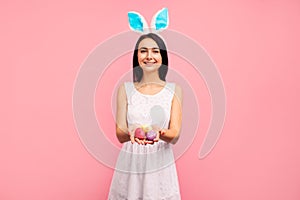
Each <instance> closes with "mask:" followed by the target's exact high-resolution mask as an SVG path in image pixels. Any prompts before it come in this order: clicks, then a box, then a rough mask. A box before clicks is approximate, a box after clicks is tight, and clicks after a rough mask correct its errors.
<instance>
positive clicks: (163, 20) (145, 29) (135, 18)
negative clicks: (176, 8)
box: [128, 8, 169, 34]
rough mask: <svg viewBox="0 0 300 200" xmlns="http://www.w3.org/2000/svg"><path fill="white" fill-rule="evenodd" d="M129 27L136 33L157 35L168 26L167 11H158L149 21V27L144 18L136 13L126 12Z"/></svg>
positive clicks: (165, 9) (164, 9)
mask: <svg viewBox="0 0 300 200" xmlns="http://www.w3.org/2000/svg"><path fill="white" fill-rule="evenodd" d="M128 21H129V27H130V29H131V30H133V31H135V32H138V33H142V34H145V33H149V32H153V33H158V32H160V31H162V30H164V29H166V28H167V27H168V25H169V16H168V9H167V8H163V9H161V10H159V11H158V12H157V13H156V14H155V15H154V16H153V18H152V20H151V26H150V27H149V26H148V24H147V22H146V20H145V18H144V17H143V16H142V15H141V14H140V13H138V12H134V11H131V12H128Z"/></svg>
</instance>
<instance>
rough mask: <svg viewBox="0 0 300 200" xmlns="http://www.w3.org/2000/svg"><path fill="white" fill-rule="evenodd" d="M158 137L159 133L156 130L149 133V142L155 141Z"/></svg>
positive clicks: (147, 135)
mask: <svg viewBox="0 0 300 200" xmlns="http://www.w3.org/2000/svg"><path fill="white" fill-rule="evenodd" d="M156 135H157V133H156V132H155V131H154V130H150V131H148V132H147V134H146V137H147V140H150V141H152V140H154V139H155V138H156Z"/></svg>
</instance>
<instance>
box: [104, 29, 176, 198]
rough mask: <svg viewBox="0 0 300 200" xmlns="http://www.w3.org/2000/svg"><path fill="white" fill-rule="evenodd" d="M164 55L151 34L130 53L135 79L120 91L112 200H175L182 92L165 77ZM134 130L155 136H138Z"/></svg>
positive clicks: (161, 41) (165, 58) (162, 47)
mask: <svg viewBox="0 0 300 200" xmlns="http://www.w3.org/2000/svg"><path fill="white" fill-rule="evenodd" d="M167 72H168V55H167V49H166V45H165V43H164V42H163V40H162V39H161V38H160V37H159V36H158V35H156V34H154V33H149V34H145V35H142V36H141V37H140V38H139V39H138V41H137V43H136V46H135V50H134V55H133V82H125V83H124V84H122V85H121V86H120V87H119V89H118V97H117V115H116V116H117V117H116V136H117V138H118V140H119V141H120V142H121V143H123V146H122V150H121V152H120V155H119V158H118V161H117V164H116V168H115V172H114V175H113V178H112V182H111V187H110V192H109V197H108V198H109V199H110V200H122V199H128V200H136V199H143V200H146V199H147V200H160V199H164V200H175V199H176V200H178V199H181V197H180V189H179V183H178V176H177V171H176V165H175V161H174V156H173V151H172V145H173V144H175V143H176V142H177V140H178V139H179V135H180V129H181V122H182V111H181V106H182V90H181V88H180V86H178V85H176V84H175V83H170V82H167V81H166V75H167ZM137 129H139V131H141V130H143V131H142V132H143V133H144V132H145V133H146V134H147V131H148V133H149V132H150V130H151V132H152V133H153V132H155V133H156V137H155V138H154V139H147V138H145V137H140V136H139V137H137V133H136V131H137Z"/></svg>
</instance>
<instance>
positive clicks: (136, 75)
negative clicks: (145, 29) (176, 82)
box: [133, 33, 168, 82]
mask: <svg viewBox="0 0 300 200" xmlns="http://www.w3.org/2000/svg"><path fill="white" fill-rule="evenodd" d="M145 38H151V39H152V40H154V41H155V42H156V44H157V45H158V47H159V51H160V54H161V58H162V64H161V66H160V67H159V69H158V75H159V78H160V80H162V81H166V75H167V73H168V52H167V48H166V45H165V43H164V41H163V40H162V39H161V38H160V37H159V36H158V35H156V34H154V33H148V34H145V35H142V36H141V37H140V38H139V39H138V41H137V42H136V45H135V48H134V53H133V81H134V82H140V81H141V79H142V77H143V69H142V68H141V67H140V65H139V62H138V47H139V44H140V42H141V41H142V40H143V39H145Z"/></svg>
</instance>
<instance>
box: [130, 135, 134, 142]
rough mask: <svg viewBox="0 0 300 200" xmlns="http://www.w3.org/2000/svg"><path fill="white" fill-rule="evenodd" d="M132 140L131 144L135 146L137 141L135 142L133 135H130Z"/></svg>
mask: <svg viewBox="0 0 300 200" xmlns="http://www.w3.org/2000/svg"><path fill="white" fill-rule="evenodd" d="M130 140H131V143H132V144H133V143H134V142H135V141H134V136H133V135H130Z"/></svg>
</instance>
